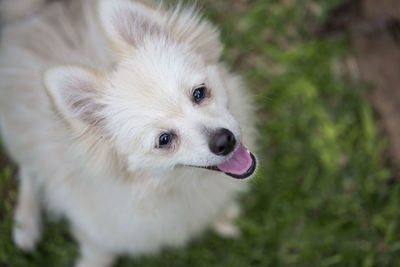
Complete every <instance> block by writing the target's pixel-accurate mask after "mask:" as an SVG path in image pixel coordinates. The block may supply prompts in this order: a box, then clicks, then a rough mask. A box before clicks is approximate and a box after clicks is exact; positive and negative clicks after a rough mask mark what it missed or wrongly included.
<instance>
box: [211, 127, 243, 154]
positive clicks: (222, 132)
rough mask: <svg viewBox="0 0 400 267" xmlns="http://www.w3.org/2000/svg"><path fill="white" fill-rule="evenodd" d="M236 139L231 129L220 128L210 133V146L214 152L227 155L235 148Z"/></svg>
mask: <svg viewBox="0 0 400 267" xmlns="http://www.w3.org/2000/svg"><path fill="white" fill-rule="evenodd" d="M235 145H236V139H235V136H234V135H233V133H232V132H231V131H229V130H228V129H225V128H220V129H218V130H216V131H215V132H214V133H212V134H211V135H210V141H209V143H208V146H209V147H210V150H211V152H212V153H214V154H216V155H218V156H226V155H228V154H229V153H231V152H232V151H233V149H235Z"/></svg>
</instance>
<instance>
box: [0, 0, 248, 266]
mask: <svg viewBox="0 0 400 267" xmlns="http://www.w3.org/2000/svg"><path fill="white" fill-rule="evenodd" d="M5 1H10V2H8V4H3V12H4V13H5V14H8V15H6V16H5V17H6V18H7V20H8V21H9V23H8V24H6V26H5V27H4V30H3V34H2V43H1V48H0V81H1V83H0V129H1V133H2V138H3V140H4V143H5V145H6V148H7V149H8V152H9V153H10V155H11V156H12V158H13V159H14V160H15V161H16V162H17V164H18V165H19V167H20V179H21V180H20V182H21V184H20V192H19V201H18V207H17V211H16V223H17V225H16V228H15V229H14V239H15V241H16V243H17V245H18V246H20V247H21V248H23V249H26V250H29V249H33V248H34V246H35V244H36V241H37V240H38V238H39V232H40V231H39V224H40V204H39V203H45V207H46V208H47V210H49V211H50V212H51V213H52V214H55V215H57V216H60V217H65V218H67V219H68V221H69V222H70V223H71V228H72V230H73V233H74V236H75V238H76V239H77V240H78V242H79V244H80V246H81V252H82V256H81V259H80V261H79V266H97V267H101V266H108V265H110V264H112V262H113V261H114V259H115V257H116V256H117V255H120V254H131V255H138V254H143V253H150V252H155V251H157V250H159V249H160V248H162V247H164V246H179V245H182V244H184V243H185V242H187V240H188V239H190V238H193V237H195V236H197V235H198V234H200V233H201V232H202V231H203V230H204V229H206V228H207V227H209V226H213V227H214V229H215V230H217V232H219V233H220V234H222V235H226V236H232V235H235V234H237V229H236V228H235V226H234V225H233V220H234V218H235V217H236V216H237V205H236V203H235V196H236V195H237V193H238V192H240V191H243V190H244V189H245V188H246V184H245V183H244V182H243V181H239V180H235V179H231V178H229V177H228V176H227V175H226V174H224V173H222V172H217V171H212V170H206V169H202V168H195V167H191V166H201V167H209V166H211V165H216V166H221V167H220V169H221V168H224V167H223V164H225V163H223V162H228V161H229V160H227V159H228V158H229V156H232V153H233V154H239V152H231V151H227V153H225V154H224V155H223V156H221V155H220V154H219V156H216V155H215V154H216V152H213V153H214V154H213V153H210V151H209V150H210V149H211V150H212V148H211V145H210V143H208V144H207V138H206V137H203V135H205V136H209V135H212V133H210V131H211V132H212V130H210V129H215V128H227V129H230V130H231V131H232V132H233V133H232V136H233V137H234V138H233V139H235V138H236V139H237V140H238V141H239V140H241V142H242V143H245V144H246V145H250V146H251V142H252V140H251V135H252V122H251V117H250V104H249V102H248V101H247V99H246V97H244V95H243V93H242V88H241V82H240V79H238V78H237V77H235V76H233V75H231V74H229V73H228V72H227V71H226V70H225V67H224V66H223V65H221V64H220V63H218V60H219V56H220V53H221V45H220V43H219V41H218V38H217V34H216V32H215V30H214V28H213V27H211V26H210V25H209V24H208V23H206V22H201V21H199V18H198V15H197V14H195V13H194V12H193V10H192V9H181V10H175V11H174V10H166V9H164V8H163V7H158V8H154V7H151V6H150V5H149V4H148V3H146V4H139V3H131V2H129V1H128V0H115V1H107V0H103V1H102V6H101V8H100V11H99V13H100V19H98V18H97V17H98V15H97V12H98V8H97V5H98V3H97V2H98V1H97V0H70V1H68V2H52V3H51V4H45V3H44V1H40V0H32V1H29V0H13V2H14V3H15V5H16V6H18V5H19V6H18V7H19V8H21V7H22V6H23V5H24V3H30V5H27V9H26V10H25V9H23V8H22V9H21V10H18V9H17V8H15V7H16V6H14V5H13V4H11V0H5ZM28 7H29V8H28ZM8 10H10V11H9V12H7V11H8ZM16 10H17V11H18V12H17V11H16ZM21 12H22V13H21ZM112 12H116V14H111V13H112ZM130 12H131V13H130ZM14 13H15V15H13V14H14ZM138 17H139V18H138ZM17 18H18V19H17ZM129 20H132V21H129ZM99 21H100V22H99ZM101 25H102V26H101ZM127 25H129V27H131V25H132V28H129V29H128V28H127ZM107 39H109V40H110V43H111V45H109V43H108V42H107ZM130 46H132V47H130ZM157 53H159V54H157ZM152 58H154V60H153V59H152ZM155 63H156V64H155ZM71 64H74V65H73V66H69V67H58V68H53V67H55V66H59V65H71ZM135 64H137V66H136V65H135ZM77 65H79V66H85V67H79V66H77ZM49 68H53V69H50V70H49V71H47V72H46V74H45V75H44V74H43V73H44V72H45V71H46V70H47V69H49ZM94 69H96V71H95V70H94ZM203 74H204V75H203ZM43 75H44V81H43ZM214 76H215V77H214ZM181 83H182V84H183V85H182V84H181ZM203 83H206V84H207V86H209V87H210V88H212V89H213V91H212V92H210V93H209V96H208V98H207V99H206V100H204V103H201V104H200V105H198V106H197V105H195V104H193V103H192V102H191V101H190V99H189V98H188V99H185V97H184V96H183V95H184V94H182V92H181V91H179V92H175V91H178V88H180V87H179V86H183V87H185V86H186V87H187V88H188V90H192V88H193V87H196V86H197V85H198V84H200V85H201V84H203ZM45 87H47V91H48V93H47V94H46V90H45ZM128 87H129V90H127V88H128ZM131 87H132V88H131ZM133 87H134V88H133ZM162 87H164V88H162ZM183 87H182V88H183ZM186 87H185V88H186ZM200 87H204V85H201V86H200ZM217 87H218V88H217ZM160 88H161V89H160ZM185 88H184V89H182V90H185ZM171 90H173V91H171ZM174 90H175V91H174ZM179 90H180V89H179ZM196 90H197V89H196ZM209 90H210V91H211V89H209ZM189 94H190V92H189ZM202 101H203V100H202ZM214 102H215V103H214ZM201 105H202V106H201ZM227 107H228V108H227ZM200 109H201V110H200ZM199 112H204V113H202V114H201V116H200V117H199V115H198V113H199ZM239 125H240V128H241V130H239ZM154 128H156V130H157V131H159V132H160V133H162V132H164V133H165V131H171V132H173V134H170V135H168V136H167V137H168V139H164V140H161V137H160V139H159V140H160V141H159V140H158V139H156V141H154V140H155V138H158V135H157V134H158V133H155V132H154V131H156V130H154ZM164 137H165V136H164ZM170 139H172V141H171V140H170ZM165 140H167V141H168V142H169V143H167V146H164V143H162V144H161V143H160V144H158V143H157V142H161V141H165ZM154 142H155V143H156V145H155V146H156V147H155V146H154ZM209 142H210V141H209ZM237 143H239V142H237ZM238 146H239V145H236V150H235V151H239V150H240V149H242V146H240V147H239V148H238ZM204 147H205V148H204ZM209 147H210V148H209ZM232 149H233V148H232ZM228 152H229V153H228ZM237 157H239V160H240V155H239V156H237ZM241 157H242V160H243V161H245V160H247V158H248V156H246V155H244V156H241ZM253 160H254V158H253ZM218 164H220V165H218ZM246 164H247V163H246ZM225 165H226V164H225ZM228 165H229V164H228ZM246 166H247V165H246ZM225 168H228V169H229V168H231V169H232V166H230V167H229V166H228V167H226V166H225ZM246 168H248V166H247V167H246ZM242 169H243V168H242ZM232 170H234V169H232ZM252 171H254V170H252ZM232 172H233V171H232ZM241 172H243V171H241ZM239 174H241V173H239Z"/></svg>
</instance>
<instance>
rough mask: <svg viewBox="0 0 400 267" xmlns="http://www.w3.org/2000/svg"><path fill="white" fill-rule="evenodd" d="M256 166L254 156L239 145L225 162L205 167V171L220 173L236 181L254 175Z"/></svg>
mask: <svg viewBox="0 0 400 267" xmlns="http://www.w3.org/2000/svg"><path fill="white" fill-rule="evenodd" d="M256 165H257V163H256V158H255V157H254V155H253V154H252V153H251V152H250V151H249V150H248V149H247V148H246V147H245V146H243V145H242V144H241V145H240V146H239V148H238V149H236V151H235V152H234V153H233V155H232V157H230V158H229V159H228V160H227V161H225V162H224V163H222V164H219V165H216V166H209V167H206V169H209V170H214V171H222V172H224V173H225V174H227V175H229V176H231V177H233V178H236V179H245V178H247V177H249V176H250V175H252V174H253V173H254V171H255V170H256Z"/></svg>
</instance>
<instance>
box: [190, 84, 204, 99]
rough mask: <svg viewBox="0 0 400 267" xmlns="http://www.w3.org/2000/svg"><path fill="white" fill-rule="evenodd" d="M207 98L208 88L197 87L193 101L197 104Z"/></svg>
mask: <svg viewBox="0 0 400 267" xmlns="http://www.w3.org/2000/svg"><path fill="white" fill-rule="evenodd" d="M206 97H207V88H206V86H205V85H204V84H202V85H200V86H199V87H196V88H195V89H194V91H193V101H194V102H195V103H197V104H198V103H200V102H201V101H203V99H204V98H206Z"/></svg>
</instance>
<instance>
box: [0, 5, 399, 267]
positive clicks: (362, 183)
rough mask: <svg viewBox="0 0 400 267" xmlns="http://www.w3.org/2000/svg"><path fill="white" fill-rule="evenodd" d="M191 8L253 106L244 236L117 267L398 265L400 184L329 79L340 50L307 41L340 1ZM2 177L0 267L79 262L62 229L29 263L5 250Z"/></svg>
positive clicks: (362, 108)
mask: <svg viewBox="0 0 400 267" xmlns="http://www.w3.org/2000/svg"><path fill="white" fill-rule="evenodd" d="M199 2H200V3H201V4H202V5H204V6H205V10H206V12H207V15H208V17H209V18H210V19H212V20H213V21H214V22H215V23H216V24H218V25H220V26H221V28H222V37H223V40H224V42H225V43H226V44H227V49H226V51H225V53H224V60H225V61H226V62H227V63H228V64H229V65H230V66H232V68H233V70H234V71H237V72H240V73H242V74H244V75H245V78H246V81H247V83H248V85H249V88H250V89H251V91H252V92H253V94H254V95H255V102H256V105H257V107H258V112H257V114H258V119H259V124H258V129H259V142H258V143H259V144H260V146H259V153H258V155H259V160H260V167H261V168H260V171H259V174H258V176H257V177H256V178H255V179H254V180H253V181H252V191H251V192H250V193H249V194H247V195H245V196H244V197H243V201H242V202H243V208H244V213H243V216H241V218H240V219H239V220H238V225H239V226H240V228H241V229H242V231H243V236H242V238H241V239H239V240H224V239H221V238H219V237H217V236H215V235H214V234H213V233H208V234H207V235H205V236H204V237H203V238H202V239H200V240H197V241H194V242H192V243H191V244H190V245H189V246H188V247H187V248H182V249H174V250H167V251H165V252H163V253H162V254H161V255H156V256H151V257H144V258H140V259H134V260H132V259H123V260H121V261H120V263H119V265H118V266H121V267H123V266H182V267H183V266H191V267H195V266H229V267H231V266H233V267H235V266H365V267H367V266H396V265H400V256H399V255H400V251H399V250H400V231H399V228H400V225H399V223H400V209H399V207H398V206H399V203H400V190H399V184H398V182H397V180H396V179H395V178H394V177H393V175H392V173H391V171H390V169H389V168H388V167H387V166H386V164H385V161H384V157H383V155H384V154H383V152H384V148H385V141H384V140H383V139H382V137H381V136H380V135H379V134H378V132H377V127H376V124H375V118H374V117H375V116H374V113H373V110H372V109H371V105H370V104H369V103H368V102H367V101H366V100H365V99H364V97H363V95H364V94H365V87H362V86H360V85H357V84H354V83H352V82H351V79H350V78H349V77H346V75H343V74H342V73H343V71H338V69H340V66H343V65H341V64H340V62H341V61H342V60H343V58H344V57H345V56H346V55H347V53H348V50H349V49H348V47H349V44H348V40H346V39H317V38H316V37H314V36H313V35H312V32H313V31H314V30H315V29H316V27H318V26H319V25H320V24H321V23H323V22H324V21H325V20H326V19H327V18H328V16H329V11H330V10H331V9H332V8H334V7H335V6H336V5H337V4H338V3H339V2H340V1H339V0H338V1H336V0H333V1H329V0H328V1H323V0H303V1H301V0H285V1H283V0H282V1H277V0H258V1H256V0H254V1H250V0H248V1H211V0H207V1H199ZM1 169H2V171H0V197H1V199H2V201H1V204H0V219H1V222H0V236H1V238H0V266H3V265H4V266H38V267H39V266H40V267H42V266H57V267H58V266H71V264H72V262H73V260H74V258H75V257H76V256H77V253H78V252H77V248H76V245H75V244H74V243H73V241H72V240H71V237H70V235H69V234H68V231H67V227H66V226H65V224H54V223H52V224H47V225H46V227H45V235H44V240H43V242H41V244H40V247H39V248H38V251H37V252H35V253H34V254H32V255H25V254H23V253H21V252H20V251H19V250H17V249H16V248H15V247H14V245H13V244H12V241H11V238H10V236H11V233H10V231H11V225H12V206H13V205H14V203H15V198H16V193H15V181H14V179H13V178H12V176H13V175H12V171H11V168H9V167H7V166H2V167H1Z"/></svg>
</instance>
